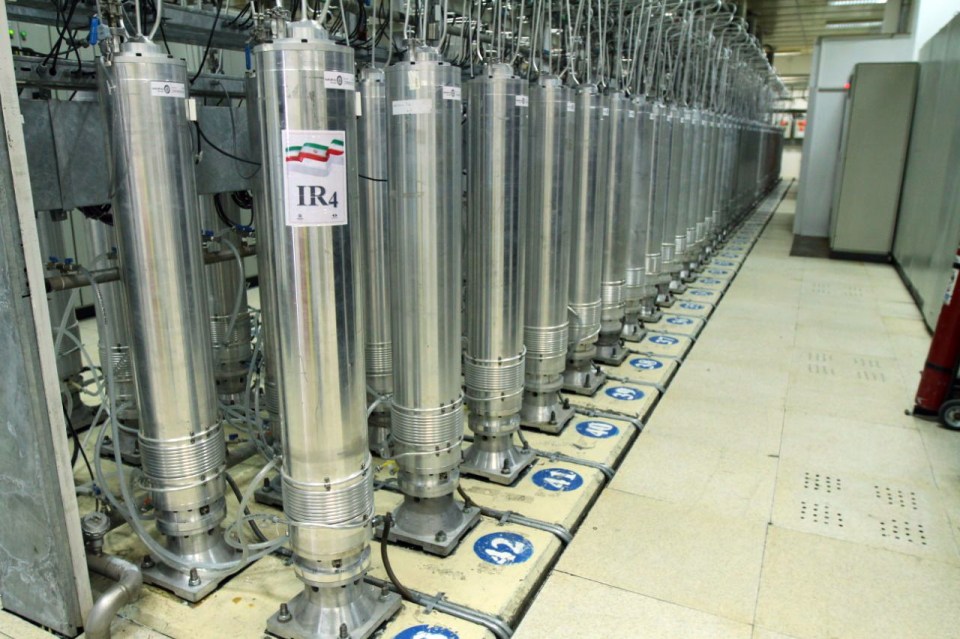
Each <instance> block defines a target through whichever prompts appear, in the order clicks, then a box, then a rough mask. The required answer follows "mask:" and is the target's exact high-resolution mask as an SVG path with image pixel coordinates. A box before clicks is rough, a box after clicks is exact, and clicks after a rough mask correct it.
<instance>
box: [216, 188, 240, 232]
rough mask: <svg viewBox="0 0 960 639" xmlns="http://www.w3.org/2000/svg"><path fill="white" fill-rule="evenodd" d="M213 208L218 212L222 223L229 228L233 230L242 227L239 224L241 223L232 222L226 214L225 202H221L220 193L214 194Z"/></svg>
mask: <svg viewBox="0 0 960 639" xmlns="http://www.w3.org/2000/svg"><path fill="white" fill-rule="evenodd" d="M213 208H214V209H215V210H216V212H217V217H219V218H220V221H221V222H223V223H224V224H226V225H227V226H229V227H230V228H232V229H233V228H236V227H238V226H240V223H239V222H234V221H233V220H231V219H230V218H229V217H228V216H227V214H226V212H225V211H224V210H223V202H221V201H220V194H219V193H214V194H213Z"/></svg>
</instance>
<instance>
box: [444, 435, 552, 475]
mask: <svg viewBox="0 0 960 639" xmlns="http://www.w3.org/2000/svg"><path fill="white" fill-rule="evenodd" d="M476 446H477V444H476V439H474V444H473V445H472V446H470V448H468V449H467V450H466V451H464V453H463V463H461V464H460V473H461V474H462V475H470V476H471V477H481V478H483V479H486V480H487V481H492V482H493V483H495V484H501V485H503V486H511V485H513V484H514V483H515V482H516V481H517V479H519V478H520V475H521V474H522V473H523V471H525V470H526V469H527V467H528V466H530V464H532V463H533V460H534V459H536V457H537V456H536V454H535V453H534V452H533V451H532V450H529V449H527V450H524V449H522V448H517V447H516V446H514V447H513V448H511V449H510V450H506V451H497V452H485V451H480V450H479V449H477V451H475V452H474V453H473V454H471V451H474V448H476Z"/></svg>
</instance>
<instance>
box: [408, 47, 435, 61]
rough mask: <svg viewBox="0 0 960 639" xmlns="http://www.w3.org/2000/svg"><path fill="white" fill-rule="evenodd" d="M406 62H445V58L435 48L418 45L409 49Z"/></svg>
mask: <svg viewBox="0 0 960 639" xmlns="http://www.w3.org/2000/svg"><path fill="white" fill-rule="evenodd" d="M406 62H443V56H441V55H440V52H439V51H437V49H436V48H435V47H431V46H427V45H425V44H418V45H416V46H411V47H410V48H409V49H407V58H406Z"/></svg>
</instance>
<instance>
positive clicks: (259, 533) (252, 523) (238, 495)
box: [223, 472, 270, 542]
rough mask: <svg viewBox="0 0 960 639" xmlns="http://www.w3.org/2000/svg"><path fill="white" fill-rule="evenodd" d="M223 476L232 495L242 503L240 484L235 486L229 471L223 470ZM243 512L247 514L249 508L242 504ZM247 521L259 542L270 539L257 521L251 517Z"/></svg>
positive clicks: (235, 483)
mask: <svg viewBox="0 0 960 639" xmlns="http://www.w3.org/2000/svg"><path fill="white" fill-rule="evenodd" d="M223 476H224V478H225V479H226V480H227V484H229V485H230V490H232V491H233V494H234V496H236V498H237V501H238V502H239V503H241V504H242V503H243V493H241V492H240V486H237V482H236V481H235V480H234V479H233V477H231V476H230V473H227V472H225V473H223ZM243 514H244V515H249V514H250V509H249V508H247V507H246V506H244V507H243ZM247 523H248V524H250V530H252V531H253V536H254V537H256V538H257V541H260V542H265V541H270V540H269V539H267V536H266V535H264V534H263V532H262V531H261V530H260V527H259V526H257V522H255V521H253V520H252V519H248V520H247Z"/></svg>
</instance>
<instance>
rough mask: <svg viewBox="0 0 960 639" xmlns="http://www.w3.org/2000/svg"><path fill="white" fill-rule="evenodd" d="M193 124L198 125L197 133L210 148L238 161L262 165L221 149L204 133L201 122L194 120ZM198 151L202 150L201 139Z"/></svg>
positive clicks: (198, 142) (198, 143)
mask: <svg viewBox="0 0 960 639" xmlns="http://www.w3.org/2000/svg"><path fill="white" fill-rule="evenodd" d="M193 125H194V126H195V127H197V133H198V134H199V135H200V137H201V138H202V139H203V141H204V142H206V143H207V145H208V146H210V148H212V149H213V150H214V151H216V152H217V153H220V154H222V155H225V156H227V157H228V158H231V159H234V160H237V161H238V162H245V163H246V164H252V165H254V166H260V163H259V162H254V161H253V160H248V159H246V158H242V157H240V156H239V155H234V154H233V153H228V152H227V151H224V150H223V149H221V148H220V147H219V146H217V145H216V144H214V143H213V142H211V141H210V138H208V137H207V136H206V134H204V132H203V129H201V128H200V123H199V122H196V121H194V123H193ZM197 152H198V153H199V152H200V141H199V140H197Z"/></svg>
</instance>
